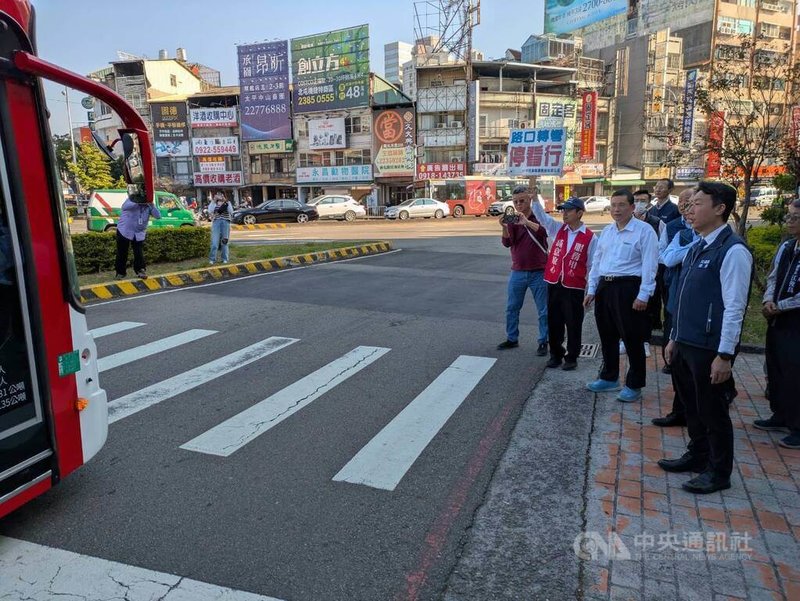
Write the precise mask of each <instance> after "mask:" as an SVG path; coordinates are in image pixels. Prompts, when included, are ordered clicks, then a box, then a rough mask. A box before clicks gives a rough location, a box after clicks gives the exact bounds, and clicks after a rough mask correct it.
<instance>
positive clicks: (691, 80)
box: [681, 69, 697, 144]
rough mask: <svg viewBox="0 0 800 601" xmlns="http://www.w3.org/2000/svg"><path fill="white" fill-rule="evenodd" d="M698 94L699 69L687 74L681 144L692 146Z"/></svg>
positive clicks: (691, 70)
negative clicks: (695, 105)
mask: <svg viewBox="0 0 800 601" xmlns="http://www.w3.org/2000/svg"><path fill="white" fill-rule="evenodd" d="M696 92H697V69H690V70H689V71H687V72H686V86H685V87H684V89H683V121H682V123H681V142H682V143H683V144H691V142H692V134H693V131H694V104H695V97H696Z"/></svg>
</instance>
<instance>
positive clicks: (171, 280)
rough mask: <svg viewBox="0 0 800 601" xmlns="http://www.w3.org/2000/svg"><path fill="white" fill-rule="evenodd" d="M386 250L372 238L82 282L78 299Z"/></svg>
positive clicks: (127, 293) (178, 285) (115, 295)
mask: <svg viewBox="0 0 800 601" xmlns="http://www.w3.org/2000/svg"><path fill="white" fill-rule="evenodd" d="M390 250H392V245H391V244H390V243H389V242H374V243H372V244H363V245H361V246H350V247H347V248H337V249H331V250H325V251H319V252H315V253H308V254H305V255H293V256H291V257H279V258H276V259H268V260H265V261H250V262H248V263H236V264H227V265H224V266H222V267H216V266H213V267H212V266H209V267H203V268H201V269H193V270H192V271H181V272H176V273H165V274H162V275H157V276H153V277H149V278H147V279H145V280H138V279H137V280H124V281H120V282H114V283H108V284H97V285H95V286H85V287H83V288H81V301H82V302H84V303H86V304H91V303H94V302H98V301H105V300H109V299H113V298H120V297H127V296H136V295H138V294H144V293H146V292H154V291H156V290H168V289H171V288H182V287H186V286H194V285H197V284H205V283H208V282H217V281H222V280H228V279H234V278H236V277H240V276H245V275H253V274H256V273H266V272H270V271H280V270H282V269H289V268H292V267H299V266H301V265H313V264H315V263H329V262H332V261H339V260H341V259H349V258H352V257H364V256H367V255H376V254H381V253H385V252H388V251H390Z"/></svg>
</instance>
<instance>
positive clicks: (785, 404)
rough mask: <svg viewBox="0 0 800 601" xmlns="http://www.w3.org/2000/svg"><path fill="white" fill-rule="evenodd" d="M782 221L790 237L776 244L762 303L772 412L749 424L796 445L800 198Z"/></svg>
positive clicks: (799, 430) (799, 440)
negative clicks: (774, 432)
mask: <svg viewBox="0 0 800 601" xmlns="http://www.w3.org/2000/svg"><path fill="white" fill-rule="evenodd" d="M785 221H786V229H787V230H788V232H789V234H791V236H792V237H791V238H789V239H788V240H787V241H786V242H784V243H783V244H781V245H780V246H779V247H778V252H777V253H776V254H775V259H774V260H773V262H772V271H771V272H770V274H769V277H768V278H767V290H766V291H765V292H764V300H763V305H762V306H763V312H764V317H766V318H767V320H768V322H769V326H768V328H767V348H766V354H767V378H768V379H769V406H770V409H772V415H771V416H770V417H769V418H768V419H757V420H755V421H754V422H753V425H754V426H755V427H756V428H760V429H762V430H788V431H789V435H788V436H786V437H784V438H782V439H781V441H780V442H779V443H778V444H780V445H781V446H782V447H786V448H788V449H800V375H798V374H800V353H798V352H797V349H798V344H797V341H798V339H800V200H795V201H793V202H792V204H791V205H789V209H788V213H787V214H786V217H785Z"/></svg>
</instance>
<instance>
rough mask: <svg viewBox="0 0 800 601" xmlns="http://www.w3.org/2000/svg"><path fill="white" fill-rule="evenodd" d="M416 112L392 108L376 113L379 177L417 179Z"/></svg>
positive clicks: (375, 143) (376, 171) (376, 161)
mask: <svg viewBox="0 0 800 601" xmlns="http://www.w3.org/2000/svg"><path fill="white" fill-rule="evenodd" d="M414 121H415V119H414V111H412V110H411V109H389V110H385V111H376V112H375V113H373V122H372V135H373V146H374V148H375V149H376V154H375V161H374V162H375V176H376V177H381V176H383V177H386V176H404V177H407V176H413V175H414V168H415V163H416V157H415V153H414V138H415V137H416V128H415V123H414Z"/></svg>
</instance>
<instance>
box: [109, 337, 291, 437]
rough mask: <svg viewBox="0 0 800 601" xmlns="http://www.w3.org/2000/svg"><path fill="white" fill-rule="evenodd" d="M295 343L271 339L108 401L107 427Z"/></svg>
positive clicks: (285, 339) (282, 339) (275, 338)
mask: <svg viewBox="0 0 800 601" xmlns="http://www.w3.org/2000/svg"><path fill="white" fill-rule="evenodd" d="M295 342H298V339H297V338H282V337H278V336H272V337H270V338H267V339H266V340H262V341H260V342H257V343H256V344H252V345H250V346H248V347H246V348H243V349H240V350H238V351H236V352H233V353H230V354H229V355H225V356H224V357H221V358H219V359H216V360H214V361H211V362H209V363H206V364H204V365H200V366H199V367H196V368H194V369H192V370H189V371H187V372H184V373H182V374H178V375H177V376H174V377H172V378H169V379H167V380H164V381H163V382H158V383H157V384H153V385H152V386H148V387H147V388H143V389H142V390H139V391H136V392H133V393H131V394H128V395H126V396H124V397H121V398H119V399H117V400H114V401H112V402H111V403H110V404H109V408H108V421H109V423H114V422H117V421H119V420H121V419H123V418H126V417H128V416H130V415H133V414H135V413H138V412H139V411H142V410H143V409H147V408H148V407H152V406H153V405H157V404H158V403H161V402H163V401H166V400H167V399H170V398H172V397H174V396H176V395H178V394H181V393H183V392H186V391H188V390H192V389H193V388H197V387H198V386H201V385H203V384H205V383H206V382H210V381H211V380H214V379H216V378H219V377H221V376H224V375H225V374H227V373H230V372H232V371H235V370H237V369H239V368H240V367H244V366H245V365H249V364H250V363H253V362H254V361H258V360H259V359H263V358H264V357H266V356H267V355H270V354H272V353H274V352H276V351H279V350H281V349H283V348H286V347H287V346H289V345H290V344H294V343H295Z"/></svg>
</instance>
